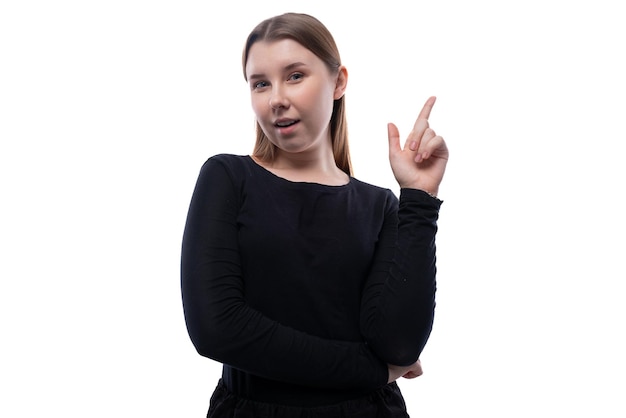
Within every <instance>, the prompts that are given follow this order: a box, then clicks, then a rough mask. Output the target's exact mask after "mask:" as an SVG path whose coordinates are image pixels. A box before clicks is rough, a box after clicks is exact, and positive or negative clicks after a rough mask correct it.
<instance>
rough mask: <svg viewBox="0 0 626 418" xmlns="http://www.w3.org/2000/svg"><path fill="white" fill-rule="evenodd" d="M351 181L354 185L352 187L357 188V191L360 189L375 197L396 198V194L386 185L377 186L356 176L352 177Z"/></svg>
mask: <svg viewBox="0 0 626 418" xmlns="http://www.w3.org/2000/svg"><path fill="white" fill-rule="evenodd" d="M351 181H352V183H353V185H354V187H355V188H356V189H358V190H359V191H361V192H362V193H365V194H368V195H371V196H372V197H377V198H381V199H385V200H386V199H391V200H397V197H396V195H395V194H394V192H393V191H392V190H391V189H389V188H386V187H382V186H377V185H375V184H372V183H367V182H365V181H363V180H359V179H357V178H354V177H352V180H351Z"/></svg>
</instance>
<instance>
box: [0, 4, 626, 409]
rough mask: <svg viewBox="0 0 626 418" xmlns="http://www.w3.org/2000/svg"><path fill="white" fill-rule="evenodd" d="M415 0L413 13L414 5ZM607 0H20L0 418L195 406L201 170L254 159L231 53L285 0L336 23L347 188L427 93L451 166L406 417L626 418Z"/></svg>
mask: <svg viewBox="0 0 626 418" xmlns="http://www.w3.org/2000/svg"><path fill="white" fill-rule="evenodd" d="M409 5H410V6H409ZM618 5H619V2H618V1H614V2H611V1H606V0H604V1H603V0H599V1H598V0H596V1H593V2H592V1H554V0H552V1H550V0H544V1H534V0H533V1H529V0H527V1H519V2H513V1H509V2H504V1H486V0H479V1H460V0H458V1H441V0H440V1H429V2H425V1H417V2H402V1H396V0H386V1H383V2H358V3H357V2H354V3H348V2H341V1H328V2H326V1H317V2H308V3H307V2H304V3H302V2H299V3H292V2H286V1H266V2H260V1H249V2H242V1H230V2H219V3H215V2H207V1H140V0H124V1H121V0H109V1H68V0H64V1H61V0H60V1H26V0H25V1H17V0H15V1H5V2H3V3H2V5H1V6H0V61H1V62H0V63H1V65H0V139H1V141H2V142H1V149H0V184H1V189H0V192H1V196H2V204H1V206H0V208H1V209H0V210H1V211H2V215H1V217H0V245H1V247H0V251H1V253H0V257H1V263H0V275H1V282H0V325H1V328H0V332H1V333H2V344H1V346H0V350H1V356H0V385H1V386H0V389H1V392H0V394H1V396H0V397H1V398H2V401H0V415H1V416H4V417H34V416H40V415H48V414H49V415H53V416H63V417H87V416H89V417H111V416H115V417H201V416H204V414H205V413H206V408H207V406H208V400H209V396H210V393H211V392H212V390H213V388H214V386H215V383H216V381H217V377H218V375H219V370H220V366H219V365H218V364H216V363H214V362H212V361H211V360H208V359H205V358H202V357H200V356H198V355H197V354H196V352H195V350H194V349H193V346H192V345H191V343H190V341H189V338H188V336H187V333H186V329H185V326H184V321H183V316H182V308H181V302H180V290H179V260H180V242H181V236H182V230H183V226H184V221H185V216H186V211H187V206H188V203H189V198H190V196H191V192H192V189H193V186H194V183H195V180H196V176H197V174H198V170H199V168H200V166H201V164H202V163H203V162H204V160H206V158H208V157H209V156H210V155H212V154H215V153H218V152H231V153H241V154H246V153H249V152H250V151H251V148H252V144H253V136H254V134H253V127H254V120H253V116H252V112H251V110H250V106H249V102H248V91H247V87H246V84H245V82H244V80H243V77H242V73H241V68H240V57H241V49H242V46H243V42H244V40H245V37H246V36H247V34H248V32H249V31H250V30H251V29H252V27H253V26H254V25H256V24H257V23H258V22H259V21H260V20H262V19H264V18H266V17H270V16H273V15H275V14H279V13H282V12H285V11H298V12H306V13H310V14H313V15H315V16H316V17H318V18H319V19H320V20H322V22H324V23H325V24H326V25H327V26H328V27H329V29H330V30H331V31H332V32H333V34H334V35H335V38H336V40H337V43H338V44H339V47H340V50H341V51H342V56H343V60H344V64H345V65H346V66H347V67H348V69H349V71H350V80H349V89H348V93H347V101H348V112H349V113H348V116H349V127H350V133H351V145H352V153H353V162H354V165H355V168H356V176H357V177H359V178H361V179H362V180H365V181H369V182H372V183H375V184H378V185H381V186H386V187H390V188H392V189H395V186H394V183H393V180H392V177H391V174H390V170H389V168H388V163H387V160H386V152H387V137H386V123H387V122H388V121H393V122H395V123H396V124H398V126H399V127H400V130H401V134H406V133H408V131H409V129H410V127H411V126H412V124H413V120H414V118H415V117H416V116H417V113H418V112H419V109H420V108H421V106H422V104H423V102H424V101H425V100H426V99H427V98H428V96H430V95H436V96H437V97H438V102H437V104H436V105H435V108H434V110H433V113H432V117H431V123H432V126H433V128H434V129H435V130H436V131H437V132H438V133H440V134H441V135H443V136H444V138H446V140H447V142H448V144H449V147H450V149H451V154H452V155H451V160H450V164H449V168H448V172H447V176H446V178H445V179H444V184H443V185H442V188H441V190H440V192H441V193H440V194H441V197H442V198H443V199H444V200H445V203H444V206H443V208H442V211H441V216H440V234H439V238H438V245H439V276H438V280H439V292H438V308H437V318H436V323H435V328H434V331H433V334H432V337H431V340H430V342H429V344H428V346H427V348H426V350H425V351H424V353H423V355H422V361H423V364H424V369H425V374H424V375H423V376H422V377H420V378H419V379H416V380H411V381H406V380H404V381H401V382H400V384H401V387H402V389H403V391H404V393H405V396H406V398H407V402H408V404H409V409H410V411H411V413H412V416H415V417H428V418H436V417H446V418H448V417H452V416H466V417H482V418H485V417H503V416H506V417H528V416H533V417H565V416H585V417H602V418H609V417H624V416H626V407H625V406H624V402H623V395H624V389H625V387H626V385H625V382H624V375H625V374H626V362H625V360H624V352H625V351H626V343H625V341H624V318H625V317H626V308H624V304H623V300H624V297H625V296H626V295H625V294H624V291H623V286H622V283H621V282H622V281H623V280H624V279H625V278H626V271H625V268H624V247H625V245H624V234H625V233H626V228H625V222H624V213H625V210H626V207H625V206H626V205H625V203H624V198H623V195H624V179H625V178H626V176H625V174H626V173H625V170H624V166H623V162H622V160H623V157H622V152H623V149H624V148H623V143H624V141H625V140H626V128H625V126H624V120H625V117H624V115H625V113H626V103H625V100H626V99H625V97H626V83H625V81H624V80H625V74H626V65H625V63H624V42H625V41H624V40H625V39H626V26H625V25H624V17H625V15H624V13H623V12H622V11H620V10H621V8H620V7H618Z"/></svg>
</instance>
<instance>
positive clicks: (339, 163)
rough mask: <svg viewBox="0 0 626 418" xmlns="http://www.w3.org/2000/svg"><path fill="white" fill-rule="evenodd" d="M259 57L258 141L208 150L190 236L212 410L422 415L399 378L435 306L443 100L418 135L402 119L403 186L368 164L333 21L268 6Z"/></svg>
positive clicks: (195, 337)
mask: <svg viewBox="0 0 626 418" xmlns="http://www.w3.org/2000/svg"><path fill="white" fill-rule="evenodd" d="M243 69H244V77H245V78H246V80H247V81H248V83H249V86H250V95H251V101H252V107H253V109H254V113H255V114H256V119H257V137H256V144H255V147H254V151H253V153H252V155H251V156H239V155H228V154H220V155H216V156H213V157H211V158H209V159H208V160H207V161H206V163H205V164H204V165H203V166H202V169H201V171H200V175H199V178H198V181H197V184H196V188H195V190H194V193H193V196H192V199H191V204H190V208H189V213H188V218H187V224H186V227H185V232H184V237H183V246H182V266H181V282H182V283H181V284H182V296H183V306H184V312H185V319H186V323H187V328H188V331H189V335H190V337H191V340H192V342H193V343H194V345H195V347H196V349H197V351H198V352H199V353H200V354H201V355H203V356H206V357H209V358H212V359H214V360H216V361H219V362H221V363H223V374H222V378H221V379H220V380H219V382H218V385H217V388H216V390H215V392H214V393H213V396H212V398H211V404H210V407H209V413H208V416H209V417H235V416H236V417H261V416H262V417H266V416H267V417H299V416H307V417H314V416H324V417H325V418H329V417H339V416H342V417H349V416H358V417H406V416H408V415H407V412H406V407H405V403H404V400H403V398H402V394H401V393H400V390H399V388H398V386H397V384H396V383H395V381H396V379H398V378H400V377H402V376H404V377H407V378H412V377H416V376H419V375H420V374H421V372H422V371H421V366H420V363H419V355H420V353H421V351H422V349H423V348H424V346H425V344H426V341H427V340H428V337H429V335H430V331H431V328H432V323H433V314H434V307H435V272H436V267H435V234H436V230H437V225H436V222H437V217H438V210H439V207H440V204H441V201H440V200H439V199H437V198H436V197H435V196H436V195H437V192H438V188H439V184H440V182H441V180H442V177H443V174H444V171H445V167H446V162H447V159H448V150H447V147H446V144H445V142H444V140H443V139H442V138H441V137H440V136H438V135H436V134H435V132H434V131H433V130H432V129H431V128H430V127H429V124H428V116H429V114H430V110H431V108H432V106H433V104H434V101H435V100H434V98H430V99H428V100H427V102H426V105H425V106H424V109H423V110H422V112H421V113H420V115H419V116H418V119H417V121H416V123H415V126H414V129H413V131H412V132H411V134H410V135H409V136H408V138H407V140H406V142H405V144H404V146H401V145H400V140H399V133H398V130H397V128H396V127H395V126H394V125H393V124H389V126H388V135H389V158H390V163H391V167H392V170H393V173H394V175H395V177H396V179H397V181H398V183H399V185H400V187H401V192H400V197H399V199H398V198H397V197H396V196H395V195H394V194H393V193H392V192H391V191H390V190H389V189H384V188H380V187H377V186H373V185H369V184H366V183H364V182H361V181H359V180H357V179H356V178H354V177H352V170H351V165H350V155H349V151H348V138H347V130H346V119H345V113H344V112H345V109H344V92H345V90H346V85H347V81H348V73H347V71H346V69H345V67H343V66H342V65H341V61H340V57H339V53H338V51H337V47H336V45H335V42H334V40H333V38H332V36H331V34H330V33H329V32H328V30H327V29H326V28H325V27H324V25H323V24H322V23H320V22H319V21H318V20H317V19H315V18H313V17H311V16H308V15H304V14H294V13H288V14H284V15H280V16H276V17H273V18H271V19H268V20H265V21H263V22H261V23H260V24H259V25H258V26H257V27H256V28H255V29H254V30H253V31H252V33H251V34H250V35H249V37H248V39H247V42H246V44H245V48H244V53H243Z"/></svg>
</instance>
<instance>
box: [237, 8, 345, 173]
mask: <svg viewBox="0 0 626 418" xmlns="http://www.w3.org/2000/svg"><path fill="white" fill-rule="evenodd" d="M281 39H292V40H294V41H296V42H298V43H299V44H300V45H302V46H304V47H305V48H307V49H308V50H309V51H311V52H312V53H313V54H315V55H316V56H317V57H318V58H319V59H321V60H322V61H323V62H324V63H325V64H326V66H327V67H328V69H329V70H330V71H331V73H332V74H337V73H338V72H339V67H340V66H341V57H340V55H339V49H338V48H337V45H336V43H335V40H334V38H333V36H332V35H331V33H330V31H329V30H328V29H327V28H326V26H324V24H322V22H320V21H319V20H317V19H316V18H314V17H313V16H310V15H307V14H302V13H285V14H282V15H279V16H275V17H272V18H269V19H266V20H264V21H262V22H261V23H259V24H258V25H257V26H256V27H255V28H254V29H253V30H252V32H250V35H248V39H247V40H246V44H245V47H244V50H243V57H242V65H243V76H244V78H245V79H246V81H247V79H248V78H247V76H246V64H247V62H248V55H249V53H250V48H251V47H252V45H254V43H255V42H259V41H269V42H271V41H277V40H281ZM330 138H331V143H332V148H333V155H334V157H335V164H337V167H339V168H340V169H341V170H342V171H344V172H345V173H346V174H348V175H349V176H351V175H352V163H351V161H350V149H349V147H348V125H347V120H346V109H345V95H343V96H341V98H339V99H337V100H335V102H334V104H333V113H332V115H331V118H330ZM275 149H276V146H275V145H274V144H272V143H271V142H270V140H269V139H268V138H267V136H266V135H265V132H263V129H262V128H261V125H259V123H258V122H257V123H256V142H255V144H254V150H253V152H252V155H254V156H255V157H257V158H259V159H260V160H262V161H269V162H271V161H273V160H274V155H275Z"/></svg>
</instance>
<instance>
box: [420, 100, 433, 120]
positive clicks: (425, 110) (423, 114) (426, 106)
mask: <svg viewBox="0 0 626 418" xmlns="http://www.w3.org/2000/svg"><path fill="white" fill-rule="evenodd" d="M435 100H437V98H436V97H435V96H431V97H429V98H428V100H426V103H425V104H424V107H423V108H422V111H421V112H420V114H419V116H417V118H418V119H426V120H428V117H429V116H430V111H431V110H433V106H434V105H435Z"/></svg>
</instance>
